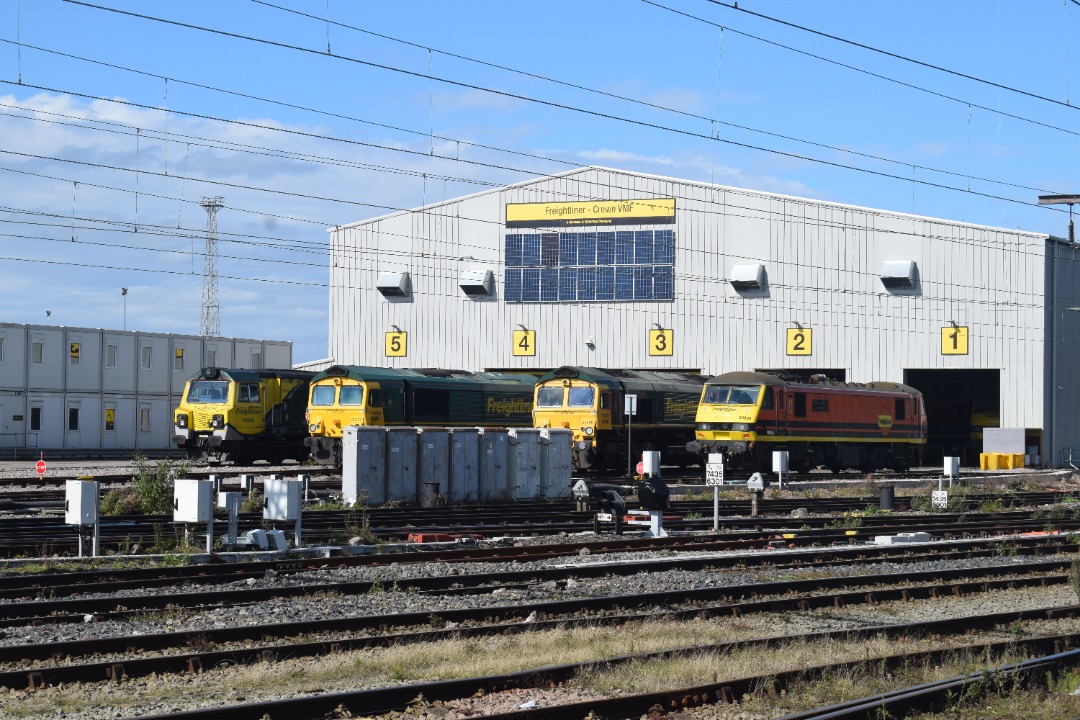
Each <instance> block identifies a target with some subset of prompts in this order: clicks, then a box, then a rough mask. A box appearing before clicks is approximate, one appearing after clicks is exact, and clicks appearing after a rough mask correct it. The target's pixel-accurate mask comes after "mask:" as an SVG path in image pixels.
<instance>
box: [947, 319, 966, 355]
mask: <svg viewBox="0 0 1080 720" xmlns="http://www.w3.org/2000/svg"><path fill="white" fill-rule="evenodd" d="M941 354H942V355H967V354H968V329H967V327H966V326H965V327H957V326H955V325H948V326H946V327H943V328H941Z"/></svg>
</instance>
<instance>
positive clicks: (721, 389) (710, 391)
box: [701, 385, 761, 405]
mask: <svg viewBox="0 0 1080 720" xmlns="http://www.w3.org/2000/svg"><path fill="white" fill-rule="evenodd" d="M760 392H761V386H760V385H708V386H706V388H705V397H704V398H702V400H701V401H702V402H703V403H705V404H706V405H754V404H756V403H757V399H758V393H760Z"/></svg>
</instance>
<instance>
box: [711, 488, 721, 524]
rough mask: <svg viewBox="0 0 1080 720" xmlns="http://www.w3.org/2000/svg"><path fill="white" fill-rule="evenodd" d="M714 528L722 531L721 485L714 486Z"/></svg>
mask: <svg viewBox="0 0 1080 720" xmlns="http://www.w3.org/2000/svg"><path fill="white" fill-rule="evenodd" d="M712 529H713V532H720V486H719V485H713V487H712Z"/></svg>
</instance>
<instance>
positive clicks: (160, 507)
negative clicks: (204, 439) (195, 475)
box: [101, 455, 191, 515]
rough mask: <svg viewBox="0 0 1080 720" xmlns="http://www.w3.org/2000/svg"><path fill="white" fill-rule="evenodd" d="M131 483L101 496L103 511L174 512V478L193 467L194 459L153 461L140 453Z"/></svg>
mask: <svg viewBox="0 0 1080 720" xmlns="http://www.w3.org/2000/svg"><path fill="white" fill-rule="evenodd" d="M134 462H135V474H134V475H133V476H132V478H131V485H128V486H126V487H122V488H116V489H115V490H110V491H109V492H108V494H106V495H105V497H104V498H102V500H101V514H102V515H134V514H138V513H141V514H144V515H162V514H166V513H169V512H172V501H173V481H175V480H176V478H178V477H182V476H183V475H184V474H185V473H187V471H188V470H189V469H190V468H191V461H189V460H183V461H180V462H174V461H172V460H168V459H166V460H161V461H159V462H150V461H149V460H147V459H146V458H145V457H143V456H142V455H136V456H135V458H134Z"/></svg>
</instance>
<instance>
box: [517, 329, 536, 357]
mask: <svg viewBox="0 0 1080 720" xmlns="http://www.w3.org/2000/svg"><path fill="white" fill-rule="evenodd" d="M535 354H536V331H535V330H515V331H514V355H535Z"/></svg>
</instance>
